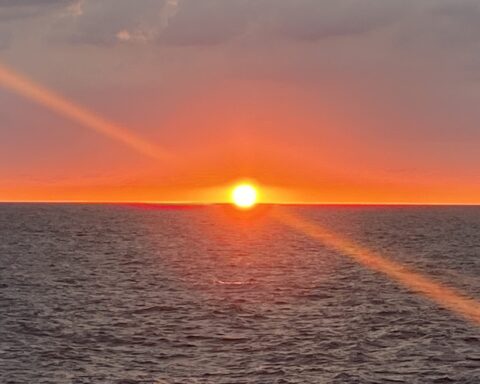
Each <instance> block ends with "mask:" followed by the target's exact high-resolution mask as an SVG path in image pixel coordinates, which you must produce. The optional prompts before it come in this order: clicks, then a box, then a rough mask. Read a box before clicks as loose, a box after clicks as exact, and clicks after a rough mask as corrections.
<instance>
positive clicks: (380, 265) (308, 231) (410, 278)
mask: <svg viewBox="0 0 480 384" xmlns="http://www.w3.org/2000/svg"><path fill="white" fill-rule="evenodd" d="M276 217H277V219H279V220H280V222H282V223H283V224H285V225H287V226H288V227H290V228H292V229H294V230H295V231H298V232H300V233H303V234H304V235H307V236H308V237H310V238H312V239H315V240H318V241H319V242H320V243H322V244H323V245H325V246H327V247H328V248H330V249H333V250H335V251H338V252H340V253H341V254H343V255H345V256H348V257H350V258H351V259H352V260H354V261H356V262H357V263H359V264H361V265H362V266H364V267H366V268H369V269H371V270H373V271H375V272H380V273H382V274H383V275H385V276H387V277H388V278H390V279H392V280H393V281H395V282H397V283H399V284H400V285H403V286H404V287H405V288H407V289H409V290H410V291H413V292H415V293H419V294H421V295H422V296H424V297H427V298H428V299H430V300H431V301H433V302H435V303H436V304H438V305H439V306H441V307H443V308H446V309H448V310H450V311H452V312H454V313H456V314H458V315H460V316H462V317H464V318H466V319H468V320H469V321H471V322H473V323H475V324H476V325H480V303H479V302H478V301H476V300H475V299H473V298H470V297H467V296H465V295H464V294H463V293H461V292H459V291H458V290H456V289H453V288H449V287H446V286H444V285H443V284H441V283H439V282H436V281H434V280H432V279H430V278H429V277H428V276H425V275H423V274H421V273H419V272H417V271H414V270H412V269H411V268H409V267H407V266H405V265H403V264H401V263H399V262H397V261H393V260H390V259H388V258H386V257H385V256H383V255H381V254H380V253H378V252H375V251H373V250H371V249H368V248H367V247H364V246H362V245H359V244H356V243H354V242H353V241H351V240H348V239H347V238H344V237H342V236H340V235H338V234H335V233H333V232H332V231H330V230H329V229H327V228H325V227H323V226H321V225H320V224H317V223H313V222H310V221H307V220H305V219H303V218H301V217H299V216H298V215H294V214H292V213H289V212H286V211H285V210H277V212H276Z"/></svg>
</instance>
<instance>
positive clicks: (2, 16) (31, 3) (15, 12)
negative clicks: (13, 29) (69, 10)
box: [0, 0, 73, 22]
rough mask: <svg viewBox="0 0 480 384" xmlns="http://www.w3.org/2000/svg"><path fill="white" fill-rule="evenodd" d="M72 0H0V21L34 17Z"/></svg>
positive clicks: (67, 3) (65, 4) (66, 4)
mask: <svg viewBox="0 0 480 384" xmlns="http://www.w3.org/2000/svg"><path fill="white" fill-rule="evenodd" d="M72 2H73V0H0V22H1V21H10V20H15V19H20V18H26V17H34V16H37V15H39V14H42V13H45V12H48V11H51V10H52V9H53V8H57V7H59V6H60V7H61V6H68V5H69V4H71V3H72Z"/></svg>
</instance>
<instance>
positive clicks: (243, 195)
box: [231, 183, 258, 209]
mask: <svg viewBox="0 0 480 384" xmlns="http://www.w3.org/2000/svg"><path fill="white" fill-rule="evenodd" d="M231 199H232V203H233V204H234V205H235V206H237V207H238V208H241V209H250V208H252V207H253V206H254V205H255V204H256V203H257V199H258V192H257V188H256V187H254V186H253V185H252V184H248V183H243V184H239V185H236V186H235V187H234V188H233V190H232V195H231Z"/></svg>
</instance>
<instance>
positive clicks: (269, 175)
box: [0, 0, 480, 204]
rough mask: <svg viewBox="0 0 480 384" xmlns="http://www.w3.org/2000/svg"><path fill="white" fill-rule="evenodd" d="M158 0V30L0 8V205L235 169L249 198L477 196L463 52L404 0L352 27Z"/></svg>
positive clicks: (478, 173)
mask: <svg viewBox="0 0 480 384" xmlns="http://www.w3.org/2000/svg"><path fill="white" fill-rule="evenodd" d="M302 1H303V0H302ZM302 1H300V3H301V4H303V2H302ZM300 3H298V4H300ZM307 3H308V4H307ZM168 4H170V5H168V6H167V5H165V7H163V8H161V9H159V10H158V11H159V12H161V14H162V15H163V16H162V17H164V19H162V23H163V24H161V25H160V27H158V28H159V29H158V30H157V29H152V28H150V27H151V25H150V23H152V22H153V21H152V20H151V19H150V18H149V17H147V16H148V15H149V14H151V11H152V10H151V9H149V8H148V7H154V5H148V6H147V5H142V6H139V7H137V8H135V10H133V9H132V10H131V11H132V12H133V11H134V12H138V15H137V17H136V20H140V21H141V22H140V23H139V24H135V25H136V27H135V28H137V27H138V28H140V27H142V28H144V29H142V31H143V32H142V33H143V34H142V33H140V30H136V29H129V27H128V26H130V25H131V19H130V18H131V14H130V13H128V12H126V13H118V14H115V15H113V14H112V15H110V16H111V18H110V19H109V22H110V23H111V25H110V24H108V23H107V24H98V25H97V24H95V23H98V20H100V19H98V17H100V16H101V15H107V14H108V12H110V11H109V9H107V8H105V9H103V8H102V7H101V6H98V7H96V8H95V7H93V6H90V5H87V4H84V5H81V6H79V7H77V8H75V9H74V8H62V5H61V4H59V5H58V6H55V7H53V6H52V7H49V8H48V9H47V8H45V9H42V7H41V6H38V9H36V13H31V15H30V14H29V15H30V16H28V17H26V16H23V17H21V18H20V17H19V18H15V17H14V16H13V15H14V12H12V9H9V12H10V13H9V15H12V16H8V17H4V18H3V19H1V18H0V32H1V31H2V28H6V29H8V31H9V33H10V36H11V37H12V38H11V39H10V40H9V41H8V44H4V45H3V46H2V42H1V41H0V201H158V202H165V201H167V202H217V201H218V202H222V201H225V200H226V199H227V198H228V189H229V187H230V186H231V185H232V184H233V183H235V182H236V181H238V180H241V179H244V178H248V179H252V180H255V181H256V183H257V184H258V185H259V186H260V187H261V189H262V201H264V202H285V203H313V202H316V203H439V204H447V203H448V204H450V203H455V204H479V203H480V182H479V180H480V156H479V151H478V143H480V132H479V131H478V122H479V121H480V114H479V111H478V107H477V102H478V96H480V89H479V88H478V87H477V86H476V83H475V82H472V79H473V77H471V76H473V74H472V70H473V69H470V70H467V69H468V68H472V67H469V66H468V63H470V62H474V61H475V58H474V57H470V56H469V55H470V52H472V51H471V50H470V49H469V45H468V44H469V43H468V40H467V39H466V37H465V39H464V40H461V41H457V43H456V45H455V46H454V47H453V46H452V48H449V49H451V50H455V52H453V51H452V52H447V51H448V50H447V51H445V50H444V49H440V48H441V47H440V46H439V45H438V43H439V41H436V40H433V39H434V38H437V37H436V36H431V35H429V34H428V31H427V30H424V29H421V28H420V27H421V26H422V25H423V24H422V23H426V22H427V21H426V20H427V19H425V20H423V19H422V20H417V18H418V17H420V16H419V14H415V13H414V12H413V11H414V8H415V7H416V6H415V5H412V4H413V3H412V4H410V5H409V6H405V8H402V7H400V8H402V9H396V10H395V12H393V10H391V9H390V8H389V6H387V5H382V6H381V5H375V6H373V5H372V6H371V9H366V10H365V15H366V17H367V16H371V19H370V18H369V17H367V18H366V19H365V20H362V23H361V25H362V26H363V25H364V24H365V23H366V24H365V25H367V26H368V33H366V31H364V30H363V27H362V28H357V27H356V26H357V25H358V20H357V18H356V16H355V15H356V13H355V12H353V10H350V9H349V7H344V8H342V12H344V14H343V13H338V12H337V11H338V10H337V11H336V10H335V9H330V8H329V7H330V6H328V7H327V6H326V5H321V4H320V3H318V4H317V5H315V4H316V3H315V4H314V3H311V2H305V4H304V5H301V4H300V5H299V6H298V8H295V10H291V11H292V12H293V11H295V12H299V13H298V14H297V17H298V20H297V19H295V20H297V21H299V24H298V25H296V24H292V23H294V22H296V21H295V20H293V19H292V20H287V19H284V18H283V16H282V14H281V12H284V11H285V12H286V11H287V10H288V9H286V8H285V9H284V8H281V7H280V8H279V9H277V11H276V12H274V13H271V12H272V9H267V8H265V9H260V8H256V9H255V10H254V9H250V8H249V7H248V6H245V7H243V8H241V11H242V12H245V13H246V14H245V15H244V16H245V17H247V16H248V17H250V18H251V19H250V20H251V22H250V23H246V21H245V20H247V19H248V18H247V19H245V20H244V19H243V16H242V14H239V13H238V12H239V9H236V10H235V11H234V10H233V9H230V5H228V6H227V5H225V7H224V8H222V10H221V12H223V13H222V18H219V19H218V20H217V19H215V20H213V19H209V17H207V18H205V17H204V16H205V15H203V14H202V15H203V16H202V18H201V19H198V20H196V17H197V16H198V17H200V13H201V12H202V10H201V6H200V8H198V9H197V8H195V9H196V10H195V12H193V11H192V10H191V9H190V8H189V7H191V6H192V5H190V3H188V2H184V3H178V4H177V3H175V4H173V3H168ZM182 4H183V5H182ZM232 4H233V3H232ZM36 7H37V6H36ZM126 7H127V6H126ZM143 7H145V9H144V8H143ZM172 7H173V8H172ZM302 7H305V10H308V11H309V12H301V10H302V9H303V8H302ZM317 8H318V9H317ZM324 8H325V9H324ZM367 8H368V7H367ZM380 8H381V9H380ZM73 9H74V10H75V12H73ZM350 11H352V12H350ZM400 11H401V12H400ZM423 11H424V12H426V15H429V14H430V15H437V14H436V13H429V12H433V10H430V9H427V8H425V9H424V10H423ZM1 12H2V6H0V13H1ZM19 12H20V10H19ZM22 12H23V11H22ZM119 12H120V11H119ZM290 14H291V13H288V15H290ZM310 14H311V15H310ZM324 15H330V16H329V17H330V18H326V19H324V18H323V17H324ZM400 15H402V19H395V18H397V17H400ZM284 16H285V15H284ZM313 16H315V17H313ZM380 16H381V17H385V18H386V19H385V20H384V21H382V23H384V24H378V23H379V17H380ZM387 16H388V17H387ZM457 16H458V14H452V16H451V17H452V18H453V17H457ZM102 17H103V16H102ZM312 17H313V18H312ZM165 18H166V19H165ZM117 19H118V20H117ZM267 19H268V20H269V23H270V24H268V23H266V22H265V21H266V20H267ZM102 20H103V19H102ZM252 20H254V21H252ZM302 20H303V21H302ZM382 20H383V19H382ZM428 20H429V21H428V22H430V23H432V25H431V27H432V28H433V29H435V28H436V24H435V23H436V19H435V18H434V17H433V16H432V17H431V18H429V19H428ZM53 21H55V22H53ZM193 21H195V22H193ZM206 21H208V25H203V24H202V23H206ZM300 21H301V22H300ZM313 21H315V22H314V23H313ZM453 21H454V19H452V23H453ZM438 22H440V21H438ZM196 23H197V24H196ZM215 23H218V24H215ZM252 23H253V24H252ZM255 23H256V24H255ZM322 23H324V24H325V28H324V29H321V28H320V29H319V27H318V26H319V25H322ZM332 23H333V24H332ZM95 25H96V28H92V26H95ZM155 25H157V24H155ZM197 25H198V26H200V27H201V26H202V25H203V27H202V28H201V29H200V30H196V29H195V28H196V27H195V26H197ZM233 26H235V28H234V29H232V28H233ZM385 26H386V27H385ZM131 27H132V28H133V24H132V26H131ZM207 27H208V28H211V29H208V28H207ZM149 28H150V29H149ZM415 28H416V29H415ZM451 28H452V30H451V31H445V32H444V33H446V35H444V36H443V39H444V40H445V39H447V40H448V39H453V38H454V37H455V38H456V39H463V37H462V36H463V35H461V34H459V32H458V31H457V30H456V29H455V28H456V27H455V24H452V27H451ZM412 29H413V30H416V32H417V33H416V35H415V36H416V37H415V39H409V38H408V36H409V35H408V33H409V31H410V30H412ZM462 30H463V29H462ZM147 31H149V32H148V33H151V35H149V34H147ZM119 32H122V33H120V34H119ZM447 32H448V33H451V34H448V33H447ZM202 33H205V35H202ZM455 54H456V55H457V56H455ZM458 55H460V56H458ZM452 57H462V58H463V62H459V61H453V60H451V58H452ZM471 60H473V61H471Z"/></svg>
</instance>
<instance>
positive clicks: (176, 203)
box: [0, 200, 480, 207]
mask: <svg viewBox="0 0 480 384" xmlns="http://www.w3.org/2000/svg"><path fill="white" fill-rule="evenodd" d="M0 204H65V205H66V204H72V205H73V204H79V205H80V204H84V205H88V204H92V205H102V204H104V205H129V204H132V205H134V204H139V205H143V204H144V205H160V206H161V205H164V206H212V205H232V203H230V202H199V201H129V200H125V201H109V200H0ZM256 205H263V206H265V205H283V206H467V207H472V206H480V202H471V203H460V202H458V203H456V202H447V203H443V202H425V203H423V202H401V201H400V202H362V201H359V202H357V201H349V202H328V201H325V202H321V201H318V202H260V203H257V204H256Z"/></svg>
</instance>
